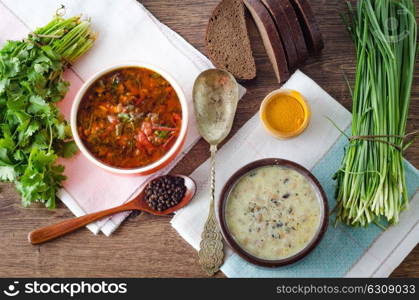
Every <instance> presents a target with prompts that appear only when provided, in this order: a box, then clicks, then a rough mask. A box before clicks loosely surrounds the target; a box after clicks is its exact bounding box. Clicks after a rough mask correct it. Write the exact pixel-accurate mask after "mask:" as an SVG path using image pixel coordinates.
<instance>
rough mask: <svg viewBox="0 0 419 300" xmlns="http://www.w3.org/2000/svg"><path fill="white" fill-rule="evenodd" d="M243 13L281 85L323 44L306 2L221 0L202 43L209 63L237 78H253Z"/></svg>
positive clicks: (251, 58)
mask: <svg viewBox="0 0 419 300" xmlns="http://www.w3.org/2000/svg"><path fill="white" fill-rule="evenodd" d="M246 8H247V10H246ZM248 16H251V17H252V19H253V20H254V22H255V24H256V26H257V28H258V30H259V33H260V35H261V37H262V41H263V44H264V46H265V49H266V52H267V54H268V56H269V59H270V61H271V63H272V66H273V68H274V71H275V75H276V77H277V79H278V82H280V83H282V82H285V81H286V80H288V78H289V77H290V75H291V74H292V73H293V72H294V71H295V70H296V69H297V68H299V67H300V66H302V65H303V63H304V62H305V61H306V60H307V58H308V56H309V55H317V54H319V53H320V52H321V50H322V49H323V47H324V44H323V38H322V35H321V33H320V31H319V28H318V27H317V24H316V20H315V18H314V14H313V11H312V9H311V7H310V4H309V2H308V0H243V1H242V0H222V1H221V2H220V3H219V4H218V6H217V7H216V8H215V10H214V11H213V13H212V16H211V18H210V20H209V23H208V28H207V35H206V46H207V51H208V55H209V57H210V59H211V61H212V62H213V64H214V65H215V66H216V67H217V68H220V69H224V70H227V71H229V72H230V73H232V74H233V75H234V76H235V77H236V78H237V79H238V80H250V79H253V78H255V77H256V64H255V60H254V57H253V54H252V48H251V44H250V39H249V35H248V31H247V23H246V21H247V17H248Z"/></svg>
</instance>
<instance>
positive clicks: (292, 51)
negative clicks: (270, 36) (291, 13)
mask: <svg viewBox="0 0 419 300" xmlns="http://www.w3.org/2000/svg"><path fill="white" fill-rule="evenodd" d="M262 3H263V4H264V5H265V7H266V8H267V9H268V11H269V13H270V14H271V16H272V19H273V20H274V22H275V25H276V28H277V30H278V33H279V37H280V38H281V41H282V44H283V46H284V50H285V54H286V56H287V61H288V66H289V69H290V71H295V70H296V69H297V68H298V67H299V58H298V52H297V48H296V47H295V43H294V37H293V36H292V32H291V28H290V26H289V23H288V17H287V15H286V13H285V10H284V9H283V7H282V5H281V3H280V2H279V1H278V0H262Z"/></svg>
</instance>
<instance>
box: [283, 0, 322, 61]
mask: <svg viewBox="0 0 419 300" xmlns="http://www.w3.org/2000/svg"><path fill="white" fill-rule="evenodd" d="M290 1H291V4H292V6H293V7H294V10H295V12H296V14H297V17H298V19H299V21H300V24H301V27H302V29H303V34H304V37H305V39H306V43H307V47H308V49H309V51H310V52H311V54H314V55H318V54H320V52H321V51H322V50H323V48H324V42H323V36H322V34H321V32H320V30H319V27H318V26H317V21H316V18H315V16H314V13H313V10H312V8H311V5H310V3H309V2H308V1H307V0H290Z"/></svg>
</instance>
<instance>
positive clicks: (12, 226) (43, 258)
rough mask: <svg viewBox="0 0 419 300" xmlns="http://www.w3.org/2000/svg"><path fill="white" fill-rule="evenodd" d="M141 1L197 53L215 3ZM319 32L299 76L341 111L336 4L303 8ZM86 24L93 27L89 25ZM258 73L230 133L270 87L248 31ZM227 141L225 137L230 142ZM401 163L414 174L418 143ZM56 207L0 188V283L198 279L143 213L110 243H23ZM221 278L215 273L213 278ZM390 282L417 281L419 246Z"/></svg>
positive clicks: (158, 220) (418, 106)
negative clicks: (320, 41) (26, 204)
mask: <svg viewBox="0 0 419 300" xmlns="http://www.w3.org/2000/svg"><path fill="white" fill-rule="evenodd" d="M140 2H142V3H143V4H144V5H145V6H146V7H147V8H148V9H149V10H150V11H151V12H152V13H153V14H154V15H155V16H156V17H157V18H158V19H159V20H161V21H162V22H163V23H165V24H167V25H168V26H169V27H171V28H172V29H174V30H175V31H176V32H178V33H180V34H181V35H182V36H183V37H184V38H185V39H186V40H188V41H189V42H190V43H191V44H192V45H194V46H195V47H196V48H198V49H199V50H200V51H202V52H204V53H205V47H204V34H205V28H206V23H207V20H208V17H209V16H210V14H211V11H212V9H213V8H214V7H215V4H216V3H217V2H218V1H217V0H147V1H140ZM310 2H311V3H312V4H313V9H314V11H315V13H316V15H317V20H318V23H319V26H320V29H321V31H322V32H323V35H324V38H325V42H326V47H325V50H324V51H323V54H322V56H321V57H318V58H312V59H310V60H309V62H308V64H307V65H306V66H305V67H303V68H302V70H303V71H304V72H305V73H306V74H307V75H308V76H310V77H311V78H313V79H314V80H315V81H316V82H317V83H318V84H319V85H320V86H322V87H323V88H324V89H325V90H326V91H327V92H329V93H330V94H331V95H332V96H333V97H334V98H335V99H337V100H338V101H339V102H340V103H342V104H343V105H344V106H345V107H346V108H347V109H349V110H350V109H351V98H350V95H349V92H348V88H347V86H346V84H345V81H344V78H343V75H342V74H343V72H344V73H346V74H347V76H348V77H349V78H350V79H351V80H352V79H353V75H354V59H353V53H354V52H353V46H352V43H351V41H350V39H349V36H348V34H347V33H346V30H345V27H344V26H343V25H342V22H341V20H340V18H339V12H341V11H342V10H343V9H344V1H342V0H328V1H327V0H318V1H310ZM93 22H94V20H93ZM250 34H251V39H252V41H253V44H254V52H255V56H256V62H257V68H258V74H257V78H256V79H255V80H253V81H252V82H248V83H246V84H245V86H246V88H248V93H247V95H246V96H245V97H244V99H243V100H242V101H240V104H239V107H238V113H237V117H236V120H235V123H234V128H233V132H232V134H234V133H235V132H236V131H237V130H238V129H239V128H240V127H241V126H243V124H244V123H245V122H246V121H247V120H248V119H249V118H250V117H252V116H253V115H254V114H255V113H256V112H257V111H258V108H259V104H260V102H261V100H262V99H263V97H264V96H265V95H266V94H267V93H268V92H270V91H271V90H273V89H276V88H278V84H277V83H276V82H275V76H274V73H273V70H272V68H271V66H270V64H269V61H268V59H267V56H266V54H265V51H264V50H263V47H262V45H261V41H260V39H259V37H258V35H257V32H256V29H255V28H254V26H253V24H252V25H251V28H250ZM418 83H419V72H416V76H415V82H414V85H413V86H414V88H413V95H412V104H411V106H410V117H409V124H408V130H409V131H411V130H414V129H418V126H419V117H418V116H419V101H418V100H419V85H418ZM230 136H231V135H230ZM207 157H208V146H207V145H206V144H205V143H204V142H203V141H202V140H201V141H200V142H199V143H198V144H197V145H196V146H195V147H194V148H193V149H192V150H191V152H190V153H189V154H188V155H187V156H186V157H185V158H184V159H183V160H182V161H181V162H180V163H179V164H178V166H177V167H176V168H175V171H176V172H179V173H184V174H190V173H191V172H192V171H193V170H194V169H195V168H196V167H198V166H199V165H200V164H201V163H202V162H204V161H205V160H206V159H207ZM406 157H407V158H408V159H409V160H410V161H411V162H412V163H413V164H414V165H415V166H416V167H417V168H418V167H419V142H418V141H416V142H415V144H413V145H412V146H411V147H410V148H409V149H408V151H407V152H406ZM72 216H73V215H72V214H71V213H70V212H69V210H68V209H67V208H66V207H64V206H63V205H60V207H59V208H58V209H56V210H54V211H48V210H46V209H44V208H41V207H36V206H34V207H31V208H26V209H25V208H22V206H21V204H20V198H19V196H18V195H17V193H16V192H15V190H14V187H13V186H12V185H11V184H1V185H0V253H1V259H0V276H1V277H21V276H23V277H24V276H28V277H31V276H36V277H41V276H42V277H105V276H106V277H203V276H205V275H204V273H203V272H202V271H201V269H200V268H199V266H198V265H197V263H196V257H197V255H196V252H195V250H194V249H193V248H192V247H191V246H189V245H188V244H187V243H186V242H185V241H184V240H183V239H182V238H181V237H180V236H179V235H178V234H177V233H176V231H175V230H174V229H173V228H172V227H171V226H170V223H169V222H170V219H171V218H170V217H154V216H150V215H147V214H141V215H138V216H135V217H134V216H131V217H130V218H129V219H128V220H127V221H125V222H124V223H123V225H122V226H121V227H120V228H119V229H118V230H117V231H116V232H115V233H114V234H113V235H112V236H111V237H109V238H108V237H105V236H104V235H99V236H94V235H93V234H91V232H90V231H88V230H87V229H83V230H79V231H78V232H76V233H73V234H70V235H68V236H66V237H65V238H61V239H58V240H56V241H54V242H51V243H47V244H44V245H41V246H32V245H30V244H29V243H28V242H27V239H26V236H27V233H28V232H29V231H31V230H33V229H34V228H37V227H40V226H45V225H48V224H51V223H55V222H58V221H61V220H64V219H65V218H69V217H72ZM218 276H219V277H222V276H223V275H222V274H219V275H218ZM392 276H394V277H419V247H418V246H417V247H416V248H415V249H414V250H413V251H412V253H410V255H409V256H408V257H407V258H406V260H405V261H404V262H403V263H402V264H401V265H400V266H399V267H398V268H397V269H396V270H395V271H394V273H393V274H392Z"/></svg>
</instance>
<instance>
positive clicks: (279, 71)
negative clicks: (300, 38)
mask: <svg viewBox="0 0 419 300" xmlns="http://www.w3.org/2000/svg"><path fill="white" fill-rule="evenodd" d="M243 2H244V4H245V5H246V7H247V8H248V9H249V11H250V13H251V15H252V17H253V19H254V21H255V23H256V26H257V27H258V30H259V33H260V35H261V37H262V40H263V44H264V46H265V49H266V52H267V53H268V56H269V59H270V60H271V63H272V65H273V68H274V71H275V75H276V77H277V80H278V82H279V83H282V82H285V81H286V80H288V79H289V77H290V71H289V67H288V62H287V57H286V55H285V50H284V46H283V45H282V41H281V38H280V36H279V33H278V30H277V28H276V25H275V22H274V21H273V19H272V17H271V15H270V14H269V11H268V9H267V8H266V7H265V6H264V5H263V4H262V2H261V1H260V0H244V1H243Z"/></svg>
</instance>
